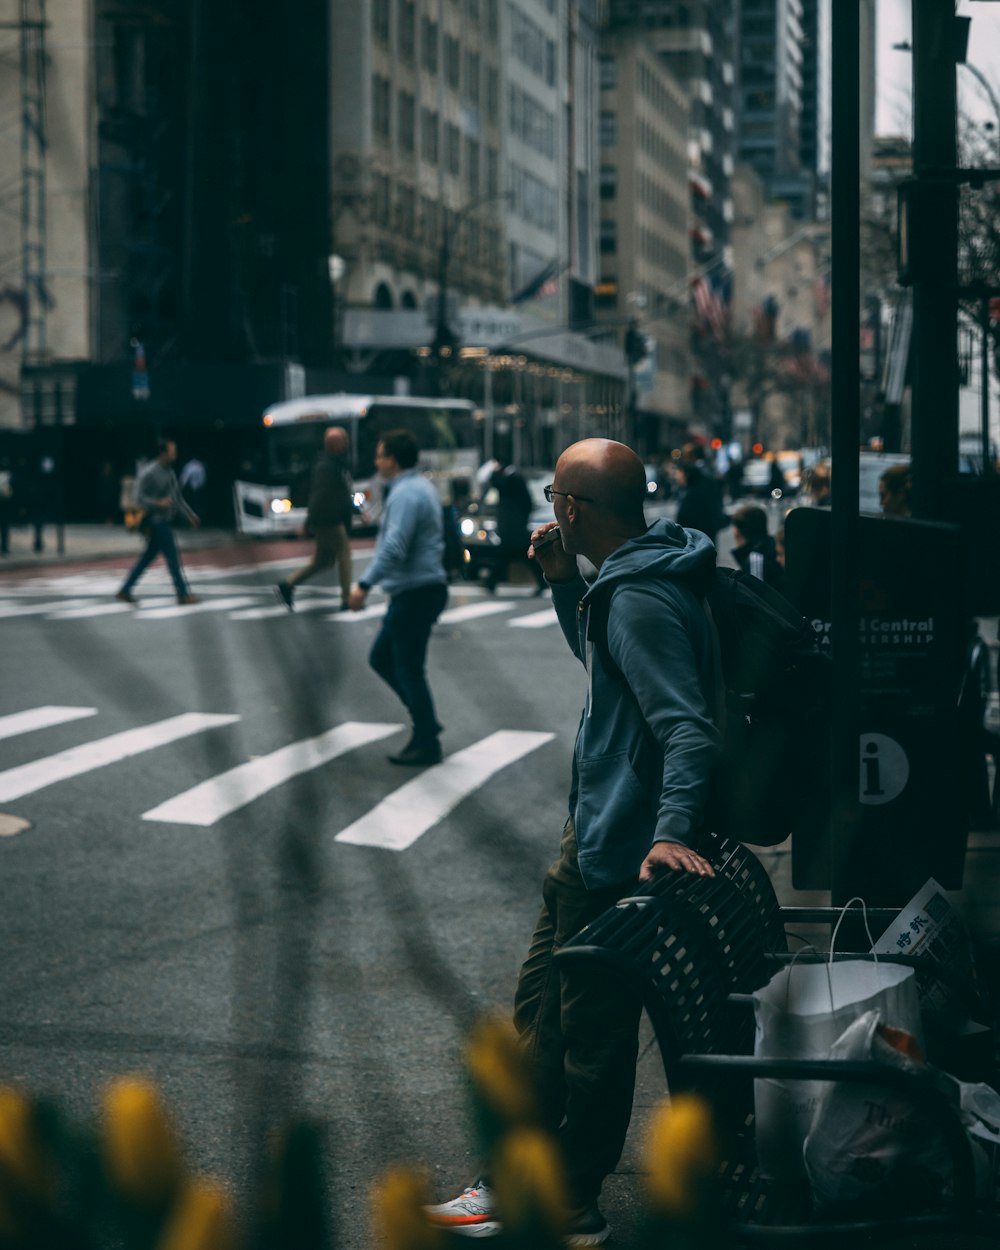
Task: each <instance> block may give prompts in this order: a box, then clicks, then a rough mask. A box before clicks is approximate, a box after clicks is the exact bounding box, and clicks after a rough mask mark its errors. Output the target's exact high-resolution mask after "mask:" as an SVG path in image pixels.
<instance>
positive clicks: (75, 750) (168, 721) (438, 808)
mask: <svg viewBox="0 0 1000 1250" xmlns="http://www.w3.org/2000/svg"><path fill="white" fill-rule="evenodd" d="M99 715H100V713H99V709H97V708H94V707H74V706H62V705H55V704H45V705H40V706H38V707H33V708H23V709H21V710H19V711H14V712H9V713H7V714H6V715H2V716H0V739H11V738H15V737H18V736H20V735H26V734H32V735H34V736H33V738H32V739H31V741H32V742H35V741H37V740H38V738H39V737H41V738H42V740H43V741H44V734H45V731H46V730H51V729H54V728H56V727H60V726H66V725H71V724H72V723H73V722H76V721H80V722H82V721H85V720H86V721H90V720H91V719H92V718H95V717H97V718H99ZM239 720H240V717H239V715H237V714H235V713H228V712H184V713H181V714H179V715H175V716H170V717H167V718H165V719H162V720H158V721H154V722H152V723H150V724H144V725H136V726H134V727H133V728H130V729H125V730H119V731H118V732H116V733H112V734H107V735H103V736H97V737H93V738H91V739H90V740H88V741H85V742H82V743H79V744H78V745H75V746H72V747H68V748H65V749H63V750H59V751H55V752H53V753H51V754H48V755H45V754H40V755H38V756H37V757H36V758H34V759H32V760H30V761H28V762H27V763H23V764H19V765H16V766H14V767H10V768H6V769H3V770H0V802H4V803H10V802H13V801H16V800H22V799H25V798H30V797H31V796H33V795H35V794H37V793H39V792H40V791H47V790H49V789H50V788H54V787H58V786H59V785H60V784H61V783H63V782H66V781H69V780H71V779H74V778H82V777H89V775H90V774H96V776H95V778H94V780H95V784H97V785H105V786H106V785H114V784H119V785H120V784H122V783H121V779H120V778H118V779H117V781H116V780H115V778H114V776H113V774H114V766H115V765H117V764H121V763H122V762H124V761H126V760H128V759H131V758H133V757H135V756H138V755H141V754H144V753H146V752H150V751H154V750H158V749H163V748H167V747H170V746H171V745H172V744H175V743H179V742H181V741H183V740H185V739H189V738H193V737H195V736H196V735H201V734H205V733H209V732H224V731H225V730H226V729H229V728H231V727H232V726H233V725H235V724H236V723H237V722H238V721H239ZM402 729H403V725H401V724H390V723H384V722H374V721H373V722H368V721H346V722H344V723H342V724H339V725H335V726H333V727H332V728H330V729H328V730H326V731H325V732H323V733H321V734H318V735H314V736H312V737H309V738H303V739H300V740H298V741H296V742H292V743H288V744H286V745H284V746H281V747H279V748H277V749H276V750H274V751H271V752H269V753H267V754H264V755H260V756H257V757H254V758H252V759H249V760H246V761H245V762H243V763H241V764H238V765H236V766H235V767H232V768H228V769H226V770H224V771H222V772H220V773H218V774H217V775H215V776H213V777H209V778H207V779H206V780H204V781H202V782H199V783H198V784H197V785H195V786H192V787H190V788H189V789H186V790H184V791H182V792H181V793H179V794H176V795H174V796H173V797H171V798H169V799H166V800H164V801H163V802H161V803H158V804H157V805H156V806H155V807H151V808H149V809H148V810H147V811H144V812H141V813H137V816H138V818H139V819H141V820H143V821H148V822H152V823H161V824H162V823H168V824H174V825H184V826H191V827H194V828H201V829H208V828H211V827H213V826H214V825H216V824H218V823H219V822H220V821H222V820H224V819H225V818H226V817H227V816H231V815H232V814H233V813H235V812H238V811H241V810H243V809H245V808H246V807H248V806H249V805H250V804H252V803H254V802H256V801H257V800H258V799H261V798H263V797H264V796H265V795H267V794H269V793H271V792H272V791H274V790H277V789H278V788H279V787H281V786H282V785H284V784H285V783H286V782H288V781H290V780H291V779H292V778H294V777H298V776H301V775H302V774H304V773H309V772H312V771H313V770H315V769H319V768H322V767H323V766H324V765H326V764H329V763H331V762H333V761H335V760H338V759H343V758H344V757H347V756H350V754H351V753H352V752H355V751H359V750H362V749H364V748H366V747H369V746H372V745H373V744H376V743H379V742H381V741H382V740H383V739H386V738H388V737H390V736H392V735H393V734H397V733H399V732H400V731H401V730H402ZM554 738H555V734H553V733H549V732H543V731H535V730H513V729H506V730H498V731H496V732H493V733H491V734H488V735H487V736H486V737H484V738H482V739H480V740H479V741H478V742H474V743H471V744H469V745H467V746H465V747H462V748H460V749H458V750H456V751H454V752H453V753H452V754H450V755H448V756H446V757H445V759H444V761H443V762H442V763H441V764H439V765H438V766H436V767H434V768H429V769H426V770H424V771H422V772H420V773H417V774H416V775H410V776H409V777H408V778H404V779H403V781H402V784H400V785H399V786H397V787H396V788H394V789H390V790H389V792H388V793H386V794H385V795H384V796H383V797H380V798H378V799H377V801H376V802H375V803H374V804H373V806H372V807H371V808H370V809H369V810H368V811H367V812H366V813H365V814H363V815H362V816H360V817H359V818H358V819H356V820H354V821H353V823H351V824H350V825H348V826H347V827H345V828H343V829H341V830H339V831H337V832H336V833H335V834H334V840H335V841H337V842H340V843H346V844H350V845H353V846H359V847H377V848H381V849H384V850H392V851H405V850H407V849H408V848H409V847H411V846H412V845H413V844H414V843H415V842H416V841H417V840H418V839H419V838H421V837H422V836H423V835H424V834H425V833H427V832H428V831H429V830H431V829H433V828H434V826H435V825H437V824H439V823H440V822H441V821H442V820H444V819H445V818H446V817H447V816H448V815H449V814H450V813H451V812H452V811H454V809H455V808H456V807H457V806H458V805H459V803H461V802H462V801H463V800H464V799H466V798H468V797H469V796H470V795H472V794H473V793H474V792H475V791H477V790H479V789H480V788H481V787H483V786H484V785H486V784H487V783H488V782H489V781H490V780H491V779H492V778H493V777H494V776H496V775H497V774H498V773H500V772H502V771H503V770H504V769H506V768H508V767H510V766H511V765H512V764H515V763H517V762H518V761H519V760H522V759H524V758H525V757H527V756H528V755H530V754H531V753H532V752H534V751H538V750H540V749H541V748H543V747H544V746H545V745H546V744H547V743H549V742H551V741H552V740H553V739H554ZM105 769H108V770H110V772H109V773H108V774H105V773H103V772H102V770H105ZM102 778H103V780H102ZM122 793H123V795H124V797H125V798H126V800H127V799H128V797H129V796H130V795H131V794H132V793H133V791H132V790H131V789H129V788H128V787H123V791H122ZM140 805H141V804H140Z"/></svg>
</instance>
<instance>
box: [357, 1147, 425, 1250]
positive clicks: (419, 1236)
mask: <svg viewBox="0 0 1000 1250" xmlns="http://www.w3.org/2000/svg"><path fill="white" fill-rule="evenodd" d="M426 1202H427V1196H426V1193H425V1191H424V1185H423V1182H422V1181H421V1179H420V1177H419V1176H418V1175H417V1173H416V1172H414V1171H412V1170H411V1169H409V1168H402V1167H398V1168H391V1169H390V1170H389V1171H388V1172H385V1173H384V1174H383V1175H382V1176H381V1177H380V1179H379V1181H378V1183H377V1185H376V1186H375V1189H374V1191H373V1197H372V1208H373V1214H374V1223H375V1240H376V1244H377V1245H379V1246H381V1247H383V1250H436V1248H437V1247H439V1246H440V1245H441V1243H442V1235H441V1232H440V1230H439V1229H438V1228H437V1227H435V1225H433V1224H431V1223H429V1222H428V1219H427V1216H426V1214H425V1213H424V1204H425V1203H426Z"/></svg>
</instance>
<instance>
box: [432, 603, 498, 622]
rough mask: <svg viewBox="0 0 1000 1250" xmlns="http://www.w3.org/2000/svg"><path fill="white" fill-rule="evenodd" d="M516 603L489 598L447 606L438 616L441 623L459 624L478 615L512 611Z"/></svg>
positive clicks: (492, 614) (494, 614) (493, 614)
mask: <svg viewBox="0 0 1000 1250" xmlns="http://www.w3.org/2000/svg"><path fill="white" fill-rule="evenodd" d="M516 606H517V605H516V604H514V603H505V602H504V600H502V599H495V600H494V599H490V600H487V602H486V603H467V604H466V605H465V607H463V608H448V609H447V610H446V611H444V612H442V613H441V615H440V616H439V617H438V623H439V624H441V625H461V623H462V622H463V621H474V620H476V619H477V618H478V617H480V616H497V615H498V614H499V613H501V612H513V611H514V608H515V607H516Z"/></svg>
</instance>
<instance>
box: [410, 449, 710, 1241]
mask: <svg viewBox="0 0 1000 1250" xmlns="http://www.w3.org/2000/svg"><path fill="white" fill-rule="evenodd" d="M645 495H646V475H645V471H644V469H643V465H642V462H641V461H640V460H639V458H638V456H636V455H635V453H634V452H632V451H631V450H630V449H629V448H627V447H625V446H624V445H623V444H621V443H614V442H610V441H608V440H606V439H585V440H584V441H583V442H580V443H575V444H574V445H573V446H572V447H570V448H568V449H567V450H566V451H565V452H563V454H562V455H561V456H560V457H559V461H558V463H557V464H556V471H555V480H554V482H553V483H552V485H551V486H550V487H547V488H546V496H547V498H548V499H549V500H550V502H551V503H552V504H553V508H554V511H555V516H556V520H555V522H549V523H548V524H546V525H544V526H541V527H540V528H539V529H536V530H535V531H534V532H533V534H532V548H531V551H532V554H533V555H534V557H535V558H536V559H537V560H538V562H539V564H540V565H541V566H542V569H543V571H544V573H545V576H546V579H547V581H548V583H549V585H550V586H551V587H552V600H553V604H554V606H555V609H556V613H557V615H558V617H559V623H560V625H561V626H562V630H563V633H564V634H565V636H566V640H567V642H568V643H569V646H570V648H571V650H572V651H573V653H574V655H576V657H577V658H578V659H579V660H580V661H581V662H582V663H583V664H584V665H585V666H586V669H587V697H586V703H585V706H584V709H583V713H582V716H581V718H580V724H579V727H578V730H577V736H576V749H575V753H574V759H573V775H572V784H571V787H570V796H569V818H568V819H567V821H566V825H565V827H564V829H563V837H562V844H561V848H560V855H559V858H558V859H557V860H556V862H555V863H554V864H553V865H552V867H551V868H550V869H549V872H548V874H547V876H546V879H545V883H544V886H543V890H542V897H543V907H542V912H541V916H540V917H539V921H538V924H537V926H536V929H535V934H534V937H533V939H532V942H531V947H530V949H529V953H528V958H527V960H526V961H525V963H524V966H523V967H522V969H521V975H520V978H519V980H518V986H517V992H516V995H515V1003H514V1023H515V1025H516V1027H517V1030H518V1033H519V1034H520V1036H521V1040H522V1043H523V1045H524V1046H525V1048H526V1051H527V1053H528V1055H529V1057H530V1059H531V1062H532V1065H533V1068H534V1071H535V1074H536V1076H537V1079H538V1086H539V1090H540V1093H541V1100H542V1108H541V1110H542V1115H543V1119H544V1121H545V1123H546V1125H547V1126H548V1128H550V1129H551V1131H552V1132H553V1133H554V1134H556V1135H557V1136H558V1138H559V1141H560V1143H561V1146H562V1149H563V1155H564V1159H565V1163H566V1175H567V1182H568V1185H569V1195H568V1197H569V1202H570V1206H571V1214H570V1222H569V1227H568V1230H567V1233H568V1235H567V1238H566V1240H567V1243H568V1244H569V1245H574V1246H592V1245H599V1244H600V1243H601V1242H603V1241H605V1240H606V1239H607V1237H608V1236H609V1229H608V1225H607V1222H606V1221H605V1219H604V1217H603V1215H602V1214H601V1211H600V1208H599V1207H598V1197H599V1194H600V1190H601V1185H602V1183H603V1181H604V1178H605V1177H606V1176H608V1175H609V1174H610V1173H611V1172H612V1171H614V1169H615V1167H616V1166H617V1163H618V1160H619V1158H620V1156H621V1152H622V1149H623V1146H624V1143H625V1135H626V1132H627V1129H628V1123H629V1118H630V1116H631V1111H632V1097H633V1091H634V1084H635V1066H636V1058H637V1054H638V1027H639V1011H640V1004H639V999H638V996H637V994H636V993H635V991H634V990H633V989H632V988H631V987H630V986H629V985H627V984H623V982H622V979H621V978H620V977H616V976H614V975H612V974H608V975H602V974H595V973H594V972H592V971H581V970H579V969H577V968H575V967H573V966H572V965H570V966H569V967H567V968H560V967H559V965H557V964H554V963H553V961H552V956H553V954H554V952H555V951H556V950H558V948H559V946H560V945H561V944H562V943H564V942H565V941H566V940H567V939H568V938H570V937H572V936H573V935H574V934H576V933H578V932H579V931H580V930H581V929H582V928H583V927H584V926H585V925H587V924H589V923H590V921H591V920H594V919H596V917H597V916H599V915H600V914H601V913H602V912H604V911H606V910H607V909H608V908H609V907H610V906H612V905H613V904H614V903H615V902H617V900H618V899H620V898H622V897H624V896H627V895H628V894H630V893H632V892H633V891H634V890H635V887H636V883H637V882H642V881H648V880H650V879H651V878H652V877H653V876H654V874H655V873H656V872H658V871H660V870H662V869H672V870H675V871H683V872H692V873H697V874H700V875H703V876H713V875H714V873H713V870H712V868H711V865H710V864H709V863H708V861H707V860H705V859H704V858H703V857H702V856H701V855H699V854H698V853H697V851H695V850H694V849H693V843H694V840H695V838H696V835H697V833H698V831H699V829H700V827H701V824H702V820H703V816H704V811H705V801H706V797H707V792H708V786H709V779H710V776H711V772H712V766H713V763H714V761H715V757H716V754H717V751H718V745H719V736H718V733H717V730H716V727H715V725H714V724H713V721H712V713H711V709H712V707H713V705H714V700H713V683H714V672H715V668H714V662H713V647H714V639H713V636H712V632H711V625H710V623H709V620H708V617H707V616H706V614H705V611H704V608H703V606H702V603H701V600H700V597H699V594H698V584H699V579H705V578H707V577H709V576H710V575H711V573H712V570H713V569H714V566H715V549H714V547H713V546H712V544H711V542H710V541H709V539H708V538H706V537H705V536H704V535H703V534H701V533H699V532H697V531H694V530H685V529H682V528H681V527H680V526H679V525H676V524H674V522H672V521H667V520H660V521H657V522H655V523H654V524H653V525H652V526H650V527H649V528H648V529H647V527H646V522H645V519H644V517H643V510H642V506H643V500H644V498H645ZM557 527H558V537H557V538H555V539H554V540H552V541H548V542H546V541H545V539H546V536H547V535H550V534H551V533H554V532H555V531H556V528H557ZM577 556H584V557H586V559H587V560H589V561H590V563H591V564H593V565H594V566H595V567H596V568H597V569H598V576H597V579H596V581H595V582H594V583H593V584H592V585H590V584H588V583H587V582H586V581H585V580H584V578H583V577H581V575H580V573H579V571H578V569H577V564H576V557H577ZM595 603H596V604H598V605H599V606H597V607H594V606H593V605H595ZM592 610H593V611H594V612H595V614H596V613H598V612H600V614H601V617H602V621H601V629H600V636H601V645H600V646H595V645H594V641H593V632H595V631H591V630H590V629H589V626H590V615H591V611H592ZM605 618H606V622H605ZM605 623H606V629H605ZM605 635H606V636H605ZM609 660H610V663H609ZM614 668H616V669H617V672H616V671H613V669H614ZM494 1211H495V1209H494V1203H493V1195H492V1193H491V1190H490V1185H489V1180H488V1178H486V1179H485V1180H484V1179H483V1178H480V1180H479V1181H477V1182H476V1183H475V1184H474V1185H472V1186H470V1187H469V1188H468V1189H467V1190H466V1191H465V1193H464V1194H462V1195H460V1196H459V1197H458V1198H455V1199H453V1200H452V1201H451V1202H447V1203H443V1204H442V1205H441V1206H438V1207H434V1208H431V1209H430V1212H429V1214H430V1218H431V1219H432V1220H433V1221H434V1222H436V1223H440V1224H443V1225H447V1226H452V1227H459V1228H463V1229H464V1230H465V1231H466V1232H468V1231H470V1226H476V1225H478V1226H479V1235H485V1234H486V1231H487V1229H486V1226H487V1225H493V1226H494V1229H495V1228H496V1225H495V1216H494Z"/></svg>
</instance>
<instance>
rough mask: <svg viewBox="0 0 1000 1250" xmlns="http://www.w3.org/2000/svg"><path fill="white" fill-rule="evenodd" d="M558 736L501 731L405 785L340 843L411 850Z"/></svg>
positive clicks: (346, 831)
mask: <svg viewBox="0 0 1000 1250" xmlns="http://www.w3.org/2000/svg"><path fill="white" fill-rule="evenodd" d="M554 737H555V734H551V733H529V732H526V731H523V730H513V729H501V730H499V731H498V732H496V733H493V734H490V735H489V737H487V738H483V739H482V741H480V742H477V743H475V744H474V745H473V746H471V747H466V748H465V749H464V750H463V751H456V752H455V754H454V755H449V756H448V757H447V758H446V759H445V760H444V761H443V762H442V763H441V764H438V765H436V766H435V767H434V768H429V769H427V770H426V771H425V772H423V773H421V774H420V775H419V776H418V777H415V778H414V779H413V780H412V781H408V782H407V783H406V784H405V785H403V786H400V788H399V789H398V790H396V791H395V792H394V793H393V794H390V795H389V796H388V798H385V799H383V800H382V802H381V803H379V804H377V805H376V806H375V807H373V808H372V810H371V811H370V812H368V813H367V814H366V815H364V816H362V817H361V819H360V820H356V821H355V822H354V824H352V825H349V826H348V827H347V828H346V829H343V830H341V832H340V833H338V834H337V835H336V838H335V841H337V842H349V843H351V844H352V845H353V846H377V847H382V848H384V849H385V850H390V851H405V850H406V849H407V848H408V847H410V846H412V845H413V843H414V842H416V840H417V839H418V838H420V837H422V836H423V834H425V833H426V832H427V830H428V829H431V828H432V827H433V826H434V825H436V824H437V823H438V822H439V821H441V820H443V819H444V817H445V816H447V815H448V813H449V812H451V811H453V810H454V809H455V808H456V807H457V806H458V804H459V803H461V801H462V800H463V799H465V798H467V797H468V796H469V795H470V794H472V793H473V791H475V790H478V789H479V787H480V786H482V785H483V784H484V783H485V782H487V781H488V780H489V779H490V778H491V777H492V776H493V775H494V774H495V773H498V772H500V770H501V769H503V768H506V767H507V766H508V765H509V764H513V763H514V762H515V761H516V760H519V759H521V758H523V757H524V756H525V755H528V754H529V753H530V752H531V751H536V750H538V748H539V747H541V746H544V745H545V743H547V742H550V741H551V740H552V739H553V738H554Z"/></svg>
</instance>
